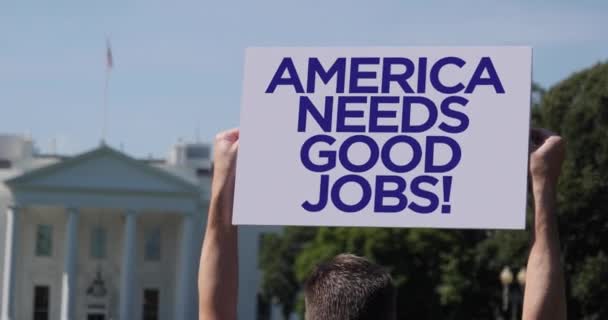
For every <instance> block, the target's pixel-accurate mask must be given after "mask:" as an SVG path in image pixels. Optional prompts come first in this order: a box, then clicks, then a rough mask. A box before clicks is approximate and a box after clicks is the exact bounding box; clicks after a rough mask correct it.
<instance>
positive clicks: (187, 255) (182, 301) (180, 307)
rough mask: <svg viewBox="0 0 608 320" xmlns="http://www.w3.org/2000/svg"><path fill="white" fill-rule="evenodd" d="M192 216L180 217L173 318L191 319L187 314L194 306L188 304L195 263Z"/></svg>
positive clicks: (191, 292) (194, 276)
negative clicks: (180, 235) (177, 268)
mask: <svg viewBox="0 0 608 320" xmlns="http://www.w3.org/2000/svg"><path fill="white" fill-rule="evenodd" d="M194 228H195V225H194V217H193V216H192V214H187V215H184V216H183V218H182V228H181V229H182V237H181V242H180V247H179V270H178V271H177V279H176V280H177V283H176V288H175V303H174V308H175V312H174V316H173V319H175V320H186V319H193V316H194V315H191V314H189V313H190V312H192V310H191V309H193V308H194V306H190V305H189V304H190V303H189V302H190V301H192V299H191V296H192V295H193V294H195V292H194V291H193V286H194V284H195V283H196V272H195V270H196V269H195V266H197V265H198V264H196V263H195V262H194V261H193V259H192V257H193V256H192V252H193V246H194V241H195V239H194Z"/></svg>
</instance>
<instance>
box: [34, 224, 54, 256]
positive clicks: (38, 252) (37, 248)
mask: <svg viewBox="0 0 608 320" xmlns="http://www.w3.org/2000/svg"><path fill="white" fill-rule="evenodd" d="M43 230H45V231H48V235H47V239H48V252H46V251H44V250H43V249H44V248H43V246H42V242H40V241H41V240H42V238H41V237H39V235H40V234H41V232H42V231H43ZM34 232H35V234H34V255H35V256H36V257H38V258H50V257H52V256H53V225H52V224H45V223H39V224H36V229H35V231H34Z"/></svg>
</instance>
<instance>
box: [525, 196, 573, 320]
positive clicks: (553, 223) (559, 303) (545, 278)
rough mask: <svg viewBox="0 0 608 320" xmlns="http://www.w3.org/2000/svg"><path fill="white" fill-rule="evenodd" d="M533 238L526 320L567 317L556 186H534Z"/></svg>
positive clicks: (526, 294) (527, 282) (527, 289)
mask: <svg viewBox="0 0 608 320" xmlns="http://www.w3.org/2000/svg"><path fill="white" fill-rule="evenodd" d="M534 198H535V219H534V239H533V243H532V247H531V249H530V256H529V258H528V266H527V272H526V288H525V295H524V308H523V319H526V320H536V319H551V320H554V319H555V320H559V319H566V301H565V291H564V276H563V271H562V266H561V261H560V244H559V235H558V230H557V218H556V213H555V207H556V200H555V190H554V187H552V186H549V187H546V186H543V185H541V184H539V185H537V186H535V190H534Z"/></svg>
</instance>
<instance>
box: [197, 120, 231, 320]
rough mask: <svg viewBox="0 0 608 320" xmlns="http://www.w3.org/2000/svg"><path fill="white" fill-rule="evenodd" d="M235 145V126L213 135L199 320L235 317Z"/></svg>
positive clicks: (200, 281) (201, 269)
mask: <svg viewBox="0 0 608 320" xmlns="http://www.w3.org/2000/svg"><path fill="white" fill-rule="evenodd" d="M238 145H239V131H238V129H233V130H229V131H225V132H222V133H220V134H218V135H217V136H216V137H215V147H214V151H213V152H214V169H213V181H212V184H211V202H210V204H209V213H208V216H207V230H206V232H205V240H204V241H203V249H202V252H201V259H200V265H199V272H198V292H199V319H200V320H214V319H218V320H220V319H221V320H235V319H236V303H237V290H238V258H237V250H238V249H237V228H236V227H235V226H233V225H232V205H233V203H232V202H233V200H234V179H235V172H236V156H237V151H238Z"/></svg>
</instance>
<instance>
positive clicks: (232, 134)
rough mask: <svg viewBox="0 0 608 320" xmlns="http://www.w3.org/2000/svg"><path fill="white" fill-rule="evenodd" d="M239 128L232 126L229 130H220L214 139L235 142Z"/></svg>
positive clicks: (237, 138)
mask: <svg viewBox="0 0 608 320" xmlns="http://www.w3.org/2000/svg"><path fill="white" fill-rule="evenodd" d="M239 134H240V131H239V128H233V129H230V130H226V131H222V132H220V133H218V134H217V135H216V136H215V139H216V140H227V141H230V142H235V141H238V140H239Z"/></svg>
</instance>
